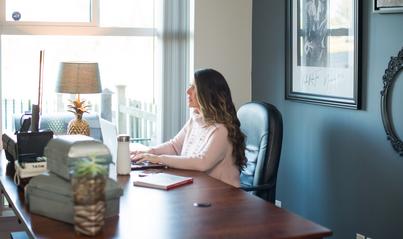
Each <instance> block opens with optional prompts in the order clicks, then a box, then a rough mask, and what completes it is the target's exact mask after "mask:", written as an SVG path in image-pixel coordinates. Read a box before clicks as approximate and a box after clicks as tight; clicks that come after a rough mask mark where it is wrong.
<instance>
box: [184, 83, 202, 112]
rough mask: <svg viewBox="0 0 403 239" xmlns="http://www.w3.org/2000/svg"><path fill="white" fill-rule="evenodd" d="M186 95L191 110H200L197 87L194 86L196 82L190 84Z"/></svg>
mask: <svg viewBox="0 0 403 239" xmlns="http://www.w3.org/2000/svg"><path fill="white" fill-rule="evenodd" d="M186 93H187V95H188V106H189V107H190V108H195V109H197V110H199V109H200V105H199V102H198V101H197V97H196V86H195V84H194V81H193V82H192V83H190V85H189V88H188V89H187V91H186Z"/></svg>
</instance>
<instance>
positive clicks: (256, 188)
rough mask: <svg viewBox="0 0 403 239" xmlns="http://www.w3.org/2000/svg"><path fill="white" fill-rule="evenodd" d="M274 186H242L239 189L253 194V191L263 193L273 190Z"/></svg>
mask: <svg viewBox="0 0 403 239" xmlns="http://www.w3.org/2000/svg"><path fill="white" fill-rule="evenodd" d="M275 185H276V184H275V183H270V184H262V185H257V186H242V185H241V189H242V190H244V191H247V192H254V191H265V190H269V189H272V188H274V186H275Z"/></svg>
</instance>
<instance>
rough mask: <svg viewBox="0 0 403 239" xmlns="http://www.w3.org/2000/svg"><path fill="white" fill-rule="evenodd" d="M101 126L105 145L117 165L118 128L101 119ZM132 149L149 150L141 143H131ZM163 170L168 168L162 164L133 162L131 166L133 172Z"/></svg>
mask: <svg viewBox="0 0 403 239" xmlns="http://www.w3.org/2000/svg"><path fill="white" fill-rule="evenodd" d="M100 125H101V131H102V138H103V143H104V144H105V145H106V146H107V147H108V148H109V150H110V151H111V154H112V160H113V162H114V163H116V158H117V147H118V146H117V141H116V139H117V136H118V133H117V130H116V126H115V125H114V124H113V123H111V122H109V121H106V120H103V119H100ZM130 149H131V150H134V149H137V150H144V149H147V146H144V145H142V144H139V143H130ZM161 168H166V166H164V165H162V164H155V163H150V162H141V163H140V162H137V163H135V162H132V164H131V170H146V169H161Z"/></svg>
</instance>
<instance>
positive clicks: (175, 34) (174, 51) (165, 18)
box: [156, 0, 193, 141]
mask: <svg viewBox="0 0 403 239" xmlns="http://www.w3.org/2000/svg"><path fill="white" fill-rule="evenodd" d="M160 1H162V5H160V6H162V9H160V10H161V11H162V14H156V15H160V16H162V21H159V22H160V23H161V24H160V25H159V26H158V28H157V29H159V32H158V34H157V35H158V36H159V37H158V38H159V41H158V45H159V46H157V49H160V50H159V51H160V52H161V53H162V54H161V55H162V62H161V64H156V65H161V68H162V69H160V71H159V72H161V76H160V77H161V78H162V84H161V85H160V87H161V88H160V89H159V94H158V93H157V94H156V95H158V96H160V97H161V98H160V99H159V100H160V102H161V108H162V110H161V112H160V116H159V117H161V119H162V120H161V121H160V122H161V127H160V128H161V132H160V134H158V135H161V139H160V140H161V141H165V140H168V139H170V138H172V137H173V136H175V134H176V133H177V132H178V131H179V130H180V129H181V128H182V126H183V125H184V124H185V122H186V119H187V117H188V115H189V110H188V107H187V102H186V88H187V86H188V84H189V82H190V68H191V64H190V62H191V60H190V54H191V53H190V48H191V47H190V46H191V37H190V29H191V26H190V22H191V20H190V15H191V14H190V13H191V7H192V6H193V4H192V2H191V1H183V0H160ZM156 5H159V4H156ZM157 25H158V24H157ZM157 52H158V50H157ZM157 90H158V89H157Z"/></svg>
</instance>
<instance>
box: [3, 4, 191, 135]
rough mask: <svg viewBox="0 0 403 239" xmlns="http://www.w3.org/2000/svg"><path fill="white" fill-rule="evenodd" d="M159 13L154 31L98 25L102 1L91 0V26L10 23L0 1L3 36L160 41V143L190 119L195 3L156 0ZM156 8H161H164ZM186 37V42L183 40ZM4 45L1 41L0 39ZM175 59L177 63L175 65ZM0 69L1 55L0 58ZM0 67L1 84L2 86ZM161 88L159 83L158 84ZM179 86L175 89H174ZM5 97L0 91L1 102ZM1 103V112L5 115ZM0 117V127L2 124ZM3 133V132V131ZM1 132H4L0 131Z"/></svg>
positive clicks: (157, 96)
mask: <svg viewBox="0 0 403 239" xmlns="http://www.w3.org/2000/svg"><path fill="white" fill-rule="evenodd" d="M154 1H155V5H156V10H155V11H156V13H155V15H157V13H159V12H162V14H161V15H162V16H161V19H154V21H155V24H154V26H155V27H154V28H122V27H100V26H99V0H92V3H91V9H92V14H91V22H90V23H61V22H57V23H56V22H55V23H51V22H46V23H45V22H7V21H6V20H5V19H6V18H5V0H0V9H3V10H1V11H0V35H60V36H63V35H69V36H74V35H82V36H153V37H155V38H156V39H158V41H156V43H155V44H156V45H155V49H156V50H155V54H156V55H158V54H159V55H161V56H162V58H161V59H158V58H155V60H156V65H157V67H155V68H156V69H155V72H154V73H155V79H161V80H160V83H161V84H160V86H157V88H156V89H155V95H156V100H157V104H158V105H160V106H161V110H160V111H158V114H157V122H159V123H160V124H161V125H157V135H158V137H157V142H161V141H163V140H167V139H169V138H171V137H173V136H174V135H175V134H176V133H177V132H178V131H179V130H180V128H181V127H182V126H183V124H184V123H185V121H186V119H187V118H188V116H189V111H188V110H187V105H186V104H187V103H186V88H187V86H188V84H189V81H190V80H189V79H191V78H192V77H193V74H192V73H190V71H191V70H192V65H191V63H192V60H191V56H192V52H191V50H192V47H191V46H192V44H193V43H192V40H191V39H192V38H191V33H190V31H191V29H192V27H193V26H191V25H190V23H192V17H193V14H192V10H193V7H194V0H190V1H187V0H185V1H183V0H169V1H167V0H154ZM157 6H161V9H160V8H159V7H157ZM184 38H185V39H184ZM0 46H1V39H0ZM172 60H175V61H174V62H172ZM0 66H1V56H0ZM1 81H2V79H1V67H0V85H1ZM156 85H158V84H156ZM175 86H176V87H175ZM1 98H2V95H1V91H0V99H1ZM2 107H3V106H2V105H1V104H0V112H2ZM1 120H2V119H1V117H0V124H2V122H1ZM0 131H1V129H0ZM0 133H1V132H0Z"/></svg>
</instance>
